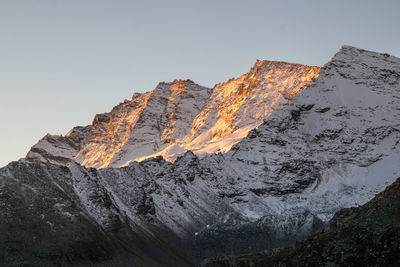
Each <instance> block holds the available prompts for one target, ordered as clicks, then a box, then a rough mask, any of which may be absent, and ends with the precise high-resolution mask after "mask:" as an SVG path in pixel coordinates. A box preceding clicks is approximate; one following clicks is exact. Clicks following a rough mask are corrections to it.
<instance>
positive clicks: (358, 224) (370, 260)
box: [202, 178, 400, 267]
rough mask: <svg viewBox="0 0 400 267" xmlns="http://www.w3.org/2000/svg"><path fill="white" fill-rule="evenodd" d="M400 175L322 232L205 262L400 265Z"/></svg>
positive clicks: (220, 265) (210, 266) (214, 266)
mask: <svg viewBox="0 0 400 267" xmlns="http://www.w3.org/2000/svg"><path fill="white" fill-rule="evenodd" d="M399 210H400V178H399V179H397V181H396V182H395V183H393V184H392V185H390V186H389V187H388V188H386V190H385V191H383V192H381V193H380V194H378V195H377V196H376V197H375V198H374V199H373V200H371V201H370V202H368V203H367V204H365V205H363V206H362V207H358V208H350V209H343V210H341V211H340V212H338V213H337V214H336V215H335V217H334V218H333V219H332V220H331V221H330V222H329V224H328V225H327V226H326V227H325V228H324V229H323V230H322V231H321V232H319V233H317V234H315V235H312V236H310V237H308V238H307V239H305V240H303V241H301V242H298V243H296V244H295V245H294V246H292V247H290V248H286V249H281V250H278V251H273V252H272V251H265V252H262V253H258V254H251V255H243V256H239V257H220V258H216V259H210V260H207V261H204V262H203V264H202V266H204V267H206V266H207V267H229V266H232V267H233V266H242V267H245V266H265V267H267V266H399V265H400V259H399V257H398V255H399V254H400V213H399Z"/></svg>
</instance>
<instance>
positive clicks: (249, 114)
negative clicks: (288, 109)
mask: <svg viewBox="0 0 400 267" xmlns="http://www.w3.org/2000/svg"><path fill="white" fill-rule="evenodd" d="M319 71H320V68H318V67H309V66H303V65H299V64H291V63H285V62H274V61H259V60H258V61H257V62H256V63H255V64H254V66H253V68H251V70H250V71H249V72H248V73H246V74H244V75H242V76H240V77H239V78H237V79H231V80H229V81H227V82H224V83H220V84H217V85H216V86H215V87H214V89H213V90H211V89H209V88H206V87H203V86H200V85H197V84H195V83H194V82H192V81H190V80H175V81H173V82H171V83H164V82H162V83H160V84H159V85H158V86H157V87H156V88H155V89H154V90H152V91H150V92H148V93H144V94H134V95H133V97H132V100H130V101H128V100H126V101H125V102H123V103H121V104H119V105H117V106H116V107H114V108H113V109H112V110H111V112H110V113H104V114H97V115H96V116H95V118H94V120H93V123H92V125H89V126H86V127H75V128H73V129H72V130H71V131H70V132H69V133H68V134H67V135H66V136H54V135H47V136H45V137H44V138H42V139H41V140H40V141H39V142H38V143H37V144H36V145H34V146H33V147H32V148H31V150H30V151H29V153H28V154H27V156H26V159H27V160H28V161H31V162H48V163H54V164H61V165H65V164H69V163H71V162H78V163H79V164H81V165H83V166H85V167H95V168H105V167H121V166H126V165H128V164H129V163H130V162H132V161H141V160H143V159H145V158H151V157H156V156H159V155H161V156H163V157H164V158H165V159H167V160H169V161H174V160H175V159H176V158H177V157H178V156H180V155H182V154H183V153H184V152H186V151H188V150H190V151H192V152H194V153H196V154H204V153H215V152H217V151H223V152H226V151H228V150H229V149H230V148H231V147H232V146H233V145H234V144H235V143H237V142H239V141H240V140H241V139H243V138H244V137H246V135H247V134H248V132H249V131H250V130H251V129H254V128H255V127H257V126H258V125H260V124H261V123H262V122H263V121H264V120H265V119H266V118H267V117H268V116H269V114H271V112H272V111H274V110H277V109H280V108H282V107H283V106H285V105H287V104H288V103H289V101H290V99H291V98H292V97H293V96H294V95H295V94H296V93H298V92H299V91H301V90H303V89H304V88H306V87H308V86H309V85H310V84H311V83H312V81H313V79H314V78H316V77H317V76H318V73H319Z"/></svg>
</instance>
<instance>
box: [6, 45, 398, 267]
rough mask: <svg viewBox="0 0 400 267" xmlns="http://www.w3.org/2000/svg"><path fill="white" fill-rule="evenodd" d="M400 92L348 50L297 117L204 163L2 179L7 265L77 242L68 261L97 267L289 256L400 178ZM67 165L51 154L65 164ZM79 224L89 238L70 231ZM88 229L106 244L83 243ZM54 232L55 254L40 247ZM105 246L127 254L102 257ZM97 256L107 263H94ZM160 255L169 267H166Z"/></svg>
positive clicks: (46, 170) (40, 170)
mask: <svg viewBox="0 0 400 267" xmlns="http://www.w3.org/2000/svg"><path fill="white" fill-rule="evenodd" d="M399 85H400V59H398V58H395V57H392V56H388V55H385V54H379V53H374V52H369V51H365V50H362V49H358V48H354V47H349V46H344V47H342V48H341V50H340V51H339V52H338V53H337V54H336V55H335V56H334V58H333V59H332V60H331V61H330V62H328V63H327V64H326V65H325V66H324V67H323V68H322V70H321V72H320V74H319V77H318V78H317V79H316V80H315V81H314V82H313V84H312V85H311V86H310V87H308V88H307V89H306V90H303V91H301V92H300V93H298V94H296V95H295V96H294V97H293V98H292V99H291V105H290V106H285V107H283V108H282V109H280V110H277V111H275V112H273V113H272V114H271V115H270V116H269V117H268V118H267V119H266V120H265V122H263V123H262V124H261V125H260V126H259V127H258V128H256V129H253V130H251V131H250V132H249V134H248V135H247V136H246V137H245V138H243V139H242V140H241V141H240V142H239V143H237V144H235V145H233V146H232V148H231V149H230V150H229V151H227V152H226V153H217V154H207V155H205V156H203V157H198V156H197V155H195V154H194V153H193V152H191V151H188V152H186V153H184V154H183V155H182V156H180V157H178V158H177V159H176V160H175V161H174V163H171V162H168V161H165V160H163V158H162V157H155V158H149V159H145V160H143V161H141V162H131V163H129V164H128V166H126V167H121V168H101V169H95V168H85V167H84V166H81V165H79V164H77V163H71V162H69V165H68V167H67V166H63V165H61V166H60V165H59V164H58V165H57V164H51V163H50V164H49V163H48V162H47V163H46V164H43V162H40V160H39V162H29V161H26V160H25V161H19V162H15V163H11V164H9V165H8V166H7V167H5V168H2V169H0V197H1V199H2V201H1V203H2V206H0V212H1V213H2V214H5V218H7V219H6V220H4V221H3V222H1V223H0V233H8V232H10V233H11V234H10V235H8V234H7V235H6V236H5V237H4V238H1V239H0V240H2V243H1V244H0V245H1V246H2V249H1V251H6V253H3V254H2V255H0V257H2V258H1V259H3V260H4V261H5V260H8V261H9V262H12V261H13V260H14V259H16V258H19V259H24V258H26V257H28V256H26V254H24V253H25V252H24V249H23V248H24V247H27V245H26V242H30V243H29V244H30V245H29V248H30V249H31V250H29V251H28V252H26V253H28V254H29V257H30V259H35V260H36V261H37V262H42V263H51V262H54V261H55V259H60V258H57V257H61V256H60V253H58V252H57V251H59V250H60V247H65V246H64V244H63V243H62V242H61V243H57V241H56V240H57V237H58V236H64V235H65V233H66V232H68V233H71V234H72V236H74V237H75V238H76V239H74V240H75V241H76V240H78V241H79V240H80V241H79V242H78V243H74V242H72V241H71V240H69V239H68V238H67V239H66V241H65V242H69V243H68V244H71V245H70V246H67V251H65V252H63V253H61V254H62V257H64V258H62V259H63V261H67V260H68V261H70V262H72V263H86V264H88V263H91V262H96V263H99V262H107V261H108V263H109V262H112V263H115V264H118V263H123V262H126V261H129V260H128V258H136V259H137V260H139V259H140V262H138V265H139V266H140V265H143V266H146V264H147V265H149V264H151V265H155V266H157V265H158V266H174V265H175V266H176V265H182V266H185V265H191V264H195V262H199V261H201V260H202V259H204V258H206V257H213V256H217V255H224V254H242V253H251V252H256V251H260V250H264V249H272V248H276V247H283V246H289V245H290V244H291V243H293V242H294V241H295V240H297V239H301V238H304V237H305V236H307V235H309V234H311V233H313V232H315V231H316V230H318V229H320V228H321V227H322V225H323V224H324V223H326V222H328V221H329V220H330V219H331V218H332V217H333V215H334V214H335V212H337V211H338V210H340V209H342V208H349V207H353V206H358V205H362V204H364V203H366V202H367V201H369V200H370V199H371V198H372V197H373V196H374V195H375V194H376V193H378V192H380V191H382V190H383V189H384V188H385V187H386V186H387V185H389V184H391V183H392V182H393V181H394V180H395V178H397V177H399V176H400V168H399V166H400V165H399V164H398V163H399V162H400V153H399V152H400V147H399V140H400V125H399V122H400V120H399V118H400V109H399V108H398V107H399V106H400V105H399V104H400V90H399V88H400V86H399ZM149 101H150V100H149ZM106 117H107V116H106ZM111 117H112V116H111ZM102 120H103V118H102V117H101V116H100V117H99V118H98V121H99V122H101V121H102ZM106 120H107V118H106ZM85 131H88V129H87V128H85V127H83V128H75V129H74V130H73V131H72V132H71V133H70V134H69V138H66V139H67V140H69V139H70V138H75V139H76V140H78V141H79V140H80V139H81V138H84V136H85V134H83V135H82V134H81V133H85ZM103 134H104V133H103ZM105 136H107V135H105ZM166 136H173V135H169V134H168V135H166ZM49 138H50V137H49ZM59 138H64V137H59ZM102 138H103V137H102ZM50 139H51V138H50ZM50 139H49V140H50ZM61 141H62V142H63V145H65V146H67V145H68V146H71V147H73V146H74V144H75V143H74V142H72V143H71V144H69V143H68V141H65V140H61ZM64 141H65V142H64ZM49 142H51V141H49ZM54 142H57V140H56V141H54ZM79 149H81V148H79ZM57 153H60V154H56V153H49V154H52V155H53V156H56V157H55V160H60V158H62V157H63V154H62V153H61V152H60V151H58V152H57ZM59 156H60V157H59ZM382 174H384V175H382ZM14 191H15V192H17V194H14V195H13V194H12V192H14ZM43 196H50V197H46V198H43ZM15 203H18V204H15ZM13 206H15V207H17V209H16V211H18V212H17V213H14V211H13V209H12V208H11V207H13ZM43 207H45V209H44V210H45V211H46V212H43V211H42V210H43ZM42 215H43V216H42ZM21 216H22V217H23V216H27V217H26V218H29V219H28V220H22V221H21V219H20V218H22V217H21ZM82 216H83V217H82ZM69 221H72V222H81V224H82V228H79V227H78V228H75V227H72V226H71V227H69V226H70V225H71V224H69V223H67V222H69ZM16 223H18V225H19V227H22V228H23V229H25V230H26V231H25V232H24V234H23V235H22V236H20V235H17V234H13V233H14V232H15V233H16V232H18V231H20V230H19V229H18V228H13V226H12V225H15V224H16ZM33 223H34V225H32V224H33ZM57 225H60V226H59V227H60V228H57ZM63 225H69V226H68V227H67V229H65V228H64V229H63V228H62V227H63ZM79 225H80V224H78V226H79ZM30 229H32V231H30ZM84 229H91V230H90V233H94V234H93V235H95V236H99V238H100V240H99V239H94V238H93V235H82V236H81V233H82V232H83V231H84ZM53 230H54V232H52V233H53V237H54V238H53V239H52V240H50V241H51V242H50V241H49V242H50V244H51V247H43V246H41V245H40V244H39V243H35V241H31V240H35V239H34V238H33V236H42V235H44V233H47V232H48V231H53ZM95 233H101V234H98V235H97V234H95ZM136 238H139V239H136ZM105 240H108V241H107V242H110V243H109V244H111V245H110V247H113V245H112V244H113V243H115V247H117V248H121V250H119V249H117V251H115V250H112V249H109V247H102V246H103V245H101V244H103V243H104V242H105ZM135 240H143V242H142V245H141V246H140V245H138V244H137V243H135ZM39 241H40V239H39ZM39 241H37V242H39ZM81 241H82V242H81ZM71 242H72V243H71ZM90 242H93V243H90ZM76 244H78V247H76V246H77V245H76ZM90 244H94V245H95V246H94V247H95V248H96V249H95V252H96V255H103V256H102V257H96V258H95V259H89V258H87V254H88V253H86V252H85V251H87V250H88V249H89V248H91V247H93V246H91V245H90ZM107 244H108V243H107ZM121 245H124V246H122V247H134V248H135V249H136V248H137V250H135V251H129V250H128V251H126V249H122V247H121ZM79 246H81V249H77V248H79ZM153 247H154V249H153ZM68 249H70V250H68ZM38 250H39V251H38ZM62 251H64V250H62ZM68 251H78V252H79V251H80V252H81V253H83V254H80V253H78V252H76V253H75V252H74V253H72V254H68V253H67V252H68ZM122 252H123V253H122ZM57 253H58V254H57ZM38 255H39V256H38ZM43 255H45V256H43ZM64 255H72V256H64ZM127 255H128V256H129V257H128V256H127ZM154 255H162V256H160V258H161V259H165V261H164V262H160V261H158V262H157V261H156V262H155V257H154ZM156 258H157V257H156Z"/></svg>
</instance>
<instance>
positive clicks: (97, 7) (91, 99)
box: [0, 0, 400, 166]
mask: <svg viewBox="0 0 400 267" xmlns="http://www.w3.org/2000/svg"><path fill="white" fill-rule="evenodd" d="M399 14H400V1H398V0H393V1H389V0H387V1H384V0H380V1H369V0H359V1H356V0H353V1H351V0H343V1H341V0H336V1H324V0H316V1H301V0H293V1H284V0H280V1H277V0H275V1H266V0H264V1H256V0H254V1H253V0H243V1H235V0H227V1H218V0H213V1H208V0H201V1H199V0H196V1H189V0H185V1H183V0H182V1H167V0H163V1H151V0H146V1H134V0H132V1H121V0H108V1H104V0H92V1H90V0H65V1H61V0H27V1H23V0H9V1H8V0H0V93H1V94H0V122H1V126H0V127H1V128H0V166H3V165H5V164H7V163H8V162H10V161H12V160H17V159H19V158H20V157H24V156H25V154H26V152H27V151H28V150H29V148H30V146H32V145H33V144H35V143H36V142H37V141H38V140H39V139H40V138H41V137H43V136H44V135H45V134H46V133H51V134H66V133H67V132H68V130H69V129H71V128H72V127H73V126H76V125H87V124H90V123H91V121H92V119H93V116H94V114H96V113H102V112H107V111H109V110H110V109H111V108H112V107H113V106H114V105H116V104H118V103H119V102H121V101H123V100H124V99H130V98H131V95H132V94H133V93H134V92H145V91H149V90H151V89H153V88H154V87H155V86H156V85H157V83H158V82H160V81H172V80H174V79H177V78H184V79H186V78H189V79H191V80H193V81H195V82H197V83H199V84H201V85H205V86H209V87H212V86H214V84H215V83H218V82H221V81H225V80H227V79H229V78H231V77H237V76H239V75H240V74H243V73H245V72H247V71H248V70H249V68H250V67H251V66H252V65H253V63H254V61H255V60H256V59H269V60H280V61H288V62H295V63H301V64H307V65H319V66H321V65H323V64H324V63H326V62H327V61H329V60H330V58H331V57H332V56H333V54H334V53H335V52H336V51H337V50H338V49H339V48H340V46H341V45H343V44H348V45H353V46H357V47H361V48H364V49H368V50H374V51H378V52H386V53H389V54H392V55H394V56H398V57H399V56H400V15H399Z"/></svg>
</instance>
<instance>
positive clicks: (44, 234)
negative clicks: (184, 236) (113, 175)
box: [0, 162, 194, 266]
mask: <svg viewBox="0 0 400 267" xmlns="http://www.w3.org/2000/svg"><path fill="white" fill-rule="evenodd" d="M6 173H8V176H7V177H8V178H9V179H0V214H1V219H0V266H65V265H70V266H93V265H95V266H176V265H179V266H193V265H194V263H193V262H191V261H190V260H189V259H188V258H187V257H186V256H184V255H182V253H181V252H177V251H176V250H175V249H174V248H173V245H172V244H171V243H170V242H168V241H166V240H163V239H162V238H161V237H160V238H158V237H157V236H156V237H154V236H153V237H150V236H149V235H146V233H145V232H140V231H138V229H137V228H136V229H135V230H136V231H133V230H132V227H133V226H132V224H131V223H130V222H128V219H127V218H126V216H125V215H124V214H121V213H120V212H118V211H117V210H115V208H114V207H113V205H114V204H113V199H111V198H110V196H109V195H107V194H104V192H101V191H98V190H95V189H93V188H90V187H89V186H87V188H89V189H88V190H89V191H88V192H89V194H88V199H87V200H82V199H81V197H80V196H79V195H78V194H76V193H75V192H74V191H76V188H74V187H73V182H72V180H73V179H72V178H71V176H70V171H69V169H68V168H67V167H64V166H56V165H48V166H44V165H39V164H24V163H20V162H12V163H10V164H9V165H8V166H7V167H5V168H2V169H0V178H3V177H4V175H5V174H6ZM85 201H89V202H91V203H92V205H93V209H96V210H98V212H100V213H102V216H104V218H103V220H105V221H106V222H107V223H106V224H105V227H104V226H103V227H100V226H99V225H98V224H97V223H96V222H95V221H94V219H93V217H92V215H91V214H89V213H88V211H87V209H86V208H85V204H84V203H85ZM102 207H109V209H110V210H111V211H112V212H109V213H107V212H106V211H105V210H104V209H102ZM149 229H150V227H149ZM160 236H161V235H160ZM164 237H165V235H164Z"/></svg>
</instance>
